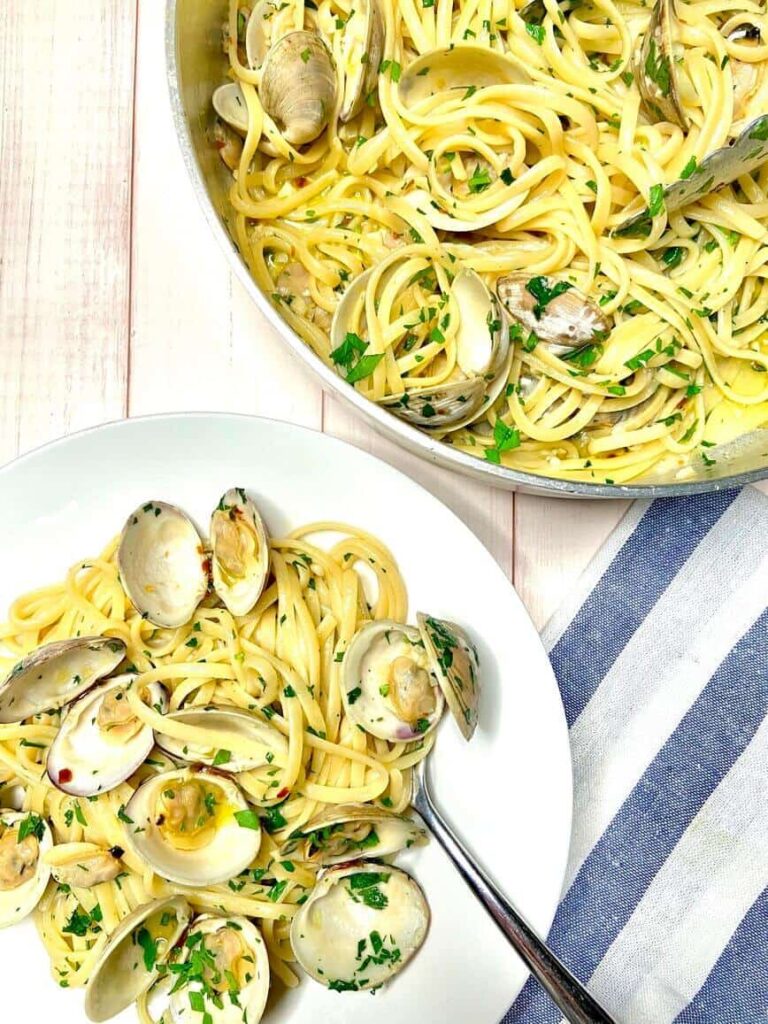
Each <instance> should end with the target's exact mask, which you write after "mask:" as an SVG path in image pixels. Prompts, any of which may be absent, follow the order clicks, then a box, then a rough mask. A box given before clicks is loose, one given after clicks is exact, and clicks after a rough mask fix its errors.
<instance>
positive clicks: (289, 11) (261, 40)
mask: <svg viewBox="0 0 768 1024" xmlns="http://www.w3.org/2000/svg"><path fill="white" fill-rule="evenodd" d="M293 20H294V9H293V5H292V4H286V3H282V0H259V3H257V4H255V6H254V8H253V10H252V11H251V13H250V15H249V17H248V23H247V24H246V26H245V55H246V57H247V59H248V64H249V65H250V67H252V68H260V67H261V65H262V64H263V63H264V59H265V57H266V56H267V54H268V53H269V48H270V47H271V45H272V43H273V41H274V40H275V39H278V38H279V37H280V36H282V35H285V33H286V32H288V31H290V29H291V27H292V25H293Z"/></svg>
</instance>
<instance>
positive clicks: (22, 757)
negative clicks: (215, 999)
mask: <svg viewBox="0 0 768 1024" xmlns="http://www.w3.org/2000/svg"><path fill="white" fill-rule="evenodd" d="M323 539H325V540H327V541H328V544H327V546H320V545H321V544H322V543H323ZM116 548H117V540H115V541H113V542H112V543H111V544H110V545H109V546H108V547H107V548H106V549H105V551H104V552H103V553H102V554H101V556H100V557H98V558H95V559H90V560H87V561H83V562H79V563H78V564H77V565H75V566H74V567H73V568H72V569H71V570H70V571H69V573H68V574H67V576H66V579H65V580H64V581H63V582H61V583H57V584H55V585H53V586H50V587H46V588H44V589H42V590H37V591H34V592H33V593H30V594H27V595H25V596H23V597H20V598H19V599H18V600H17V601H16V602H15V603H14V604H13V606H12V608H11V610H10V615H9V620H8V622H7V624H5V625H3V626H2V627H0V641H2V646H3V648H4V650H3V659H2V662H0V671H3V672H4V671H7V670H8V669H10V668H11V667H12V666H13V665H14V663H15V662H17V661H18V660H19V657H20V656H21V655H23V654H25V653H27V652H29V651H31V650H33V649H35V648H37V647H38V646H40V645H41V644H43V643H48V642H51V641H54V640H60V639H65V638H70V637H77V636H86V635H94V634H103V635H107V636H113V637H116V638H119V639H121V640H123V641H124V642H125V644H126V645H127V655H126V659H127V671H128V672H131V673H134V674H135V677H136V683H135V685H134V686H133V687H131V690H130V693H129V696H130V699H131V703H132V705H133V707H134V710H135V711H136V713H137V714H138V715H139V716H140V718H141V719H142V720H143V721H144V722H146V723H147V724H148V725H150V726H152V727H154V728H155V729H158V730H164V729H166V728H168V726H167V724H166V723H165V722H164V720H163V717H162V715H161V714H160V713H159V710H158V709H155V708H152V707H150V706H148V705H147V704H146V703H143V702H142V701H141V699H140V698H139V696H138V695H139V694H140V693H142V692H143V690H144V687H145V685H146V684H149V683H152V682H157V683H160V684H162V686H164V687H165V688H166V690H167V691H168V694H169V710H176V709H178V708H180V707H182V706H183V707H185V708H186V707H196V706H206V705H210V704H224V705H233V706H235V707H238V708H242V709H247V710H250V711H251V712H252V713H254V714H261V715H264V717H265V718H266V719H268V720H269V722H270V724H271V725H273V726H275V727H276V728H277V729H279V730H280V732H281V733H283V734H284V735H285V737H286V738H287V741H288V756H287V759H286V762H285V764H284V765H281V766H280V767H277V766H270V765H265V766H264V767H263V768H260V769H256V770H253V771H250V772H245V773H241V774H239V775H238V776H237V780H238V784H239V785H240V787H241V789H242V790H243V792H244V793H245V794H246V796H247V799H248V800H249V802H250V803H251V804H252V805H253V806H254V807H255V808H257V809H258V813H259V815H260V818H261V823H262V826H263V829H264V832H265V834H264V836H263V841H262V845H261V849H260V852H259V855H258V859H257V861H256V862H255V864H254V865H252V866H251V868H250V869H249V870H247V871H246V872H244V873H243V874H242V875H240V876H238V877H237V878H236V879H234V880H232V881H230V882H229V883H227V884H222V885H216V886H211V887H208V888H201V889H192V888H186V887H184V886H180V885H176V884H174V883H170V882H168V881H165V880H164V879H162V878H160V877H159V876H157V875H155V874H154V873H153V872H152V871H151V869H150V868H149V867H148V866H147V865H146V864H145V863H144V862H143V861H141V860H140V859H139V858H138V857H136V855H135V854H134V853H132V852H131V850H130V849H128V848H127V844H126V842H125V828H126V814H125V806H126V804H127V803H128V801H129V800H130V798H131V796H132V794H133V792H134V791H135V790H136V788H137V787H138V786H139V785H140V783H141V782H142V781H143V780H145V779H146V778H147V777H149V776H150V775H151V774H152V773H153V772H162V771H163V770H169V769H171V768H173V767H174V763H173V762H172V761H171V760H170V759H169V758H168V757H167V756H166V755H165V754H164V753H163V752H162V751H161V750H159V749H158V748H157V747H156V748H155V749H154V750H153V751H152V753H151V755H150V757H149V758H148V759H147V760H146V762H145V763H144V765H143V766H142V767H141V768H140V769H139V770H138V772H137V773H136V774H135V775H134V776H132V777H131V778H130V779H129V780H128V781H127V782H125V783H123V784H121V785H120V786H118V787H117V788H116V789H114V790H112V791H110V792H108V793H105V794H102V795H98V796H94V797H87V798H78V797H73V796H68V795H67V794H65V793H63V792H61V791H59V790H58V789H56V788H55V787H54V786H53V784H52V783H51V782H50V780H49V779H48V777H47V776H46V774H45V759H46V752H47V748H48V746H49V745H50V743H51V741H52V740H53V738H54V736H55V735H56V732H57V728H58V723H59V718H60V714H61V712H51V713H46V714H42V715H39V716H36V717H35V718H34V719H32V720H26V721H24V722H22V723H20V724H18V725H0V806H9V804H10V803H11V802H12V803H13V805H15V806H19V805H20V806H21V807H22V808H23V809H24V810H26V811H30V812H33V813H34V814H38V815H41V816H43V817H45V818H46V819H47V820H48V821H49V822H50V824H51V827H52V830H53V835H54V839H55V841H56V842H57V843H65V842H79V841H86V842H92V843H97V844H99V845H100V846H101V847H103V848H110V847H119V848H120V850H121V853H122V857H121V861H122V871H121V873H120V874H119V875H118V877H117V878H115V879H114V880H113V881H110V882H104V883H101V884H98V885H96V886H94V887H93V888H89V889H82V890H81V889H77V888H74V887H70V886H67V885H57V884H56V883H55V882H51V883H50V884H49V887H48V890H47V891H46V893H45V895H44V896H43V899H42V901H41V902H40V904H39V906H38V909H37V911H36V922H37V927H38V930H39V933H40V936H41V937H42V940H43V942H44V944H45V947H46V949H47V951H48V953H49V955H50V958H51V963H52V967H53V971H54V975H55V977H56V979H57V980H58V982H59V984H60V985H62V986H63V987H74V986H80V985H83V984H85V982H86V981H87V980H88V977H89V973H90V971H91V970H92V968H93V965H94V963H95V962H96V960H97V958H98V956H99V954H100V952H101V950H102V949H103V947H104V945H105V944H106V942H107V938H108V936H109V934H110V933H111V932H112V931H113V930H114V928H115V927H116V926H117V924H118V923H119V922H120V921H121V920H122V919H123V918H124V917H125V916H126V915H127V914H128V913H130V912H131V911H132V910H134V909H135V908H136V907H138V906H140V905H142V904H144V903H147V902H148V901H150V900H151V899H156V898H159V897H161V896H166V895H172V894H174V893H181V894H183V895H184V896H185V897H186V899H187V900H188V901H189V903H190V904H191V905H192V906H193V907H194V908H195V909H196V910H198V911H201V912H204V911H216V910H218V911H220V912H221V911H223V912H225V913H228V914H233V915H245V916H247V917H249V918H253V919H255V920H256V921H257V922H258V924H259V927H260V929H261V931H262V934H263V936H264V940H265V942H266V945H267V948H268V952H269V958H270V964H271V970H272V973H273V975H274V976H275V977H277V978H279V979H280V980H281V981H283V982H284V983H285V984H286V985H288V986H293V985H295V984H296V983H297V976H296V975H295V974H294V971H293V969H292V967H291V962H292V960H293V955H292V952H291V947H290V942H289V928H290V922H291V918H292V916H293V915H294V913H295V912H296V909H297V907H298V906H299V904H300V903H302V902H303V901H304V899H305V898H306V895H307V893H308V892H309V891H310V889H311V888H312V886H313V884H314V881H315V876H316V871H315V869H314V868H313V867H311V866H308V865H306V864H304V863H299V862H298V861H297V862H295V863H294V862H290V861H286V860H285V859H282V860H281V859H280V858H279V857H278V850H279V848H280V846H281V845H282V843H283V842H285V839H286V838H287V837H288V836H289V835H290V834H291V833H292V832H293V831H294V830H295V829H300V828H301V827H302V826H303V825H304V824H305V823H306V822H307V821H308V820H309V819H310V818H312V817H313V816H314V815H315V814H317V813H318V811H320V810H322V809H323V808H327V807H328V805H332V804H335V803H348V802H361V803H366V802H374V801H375V802H376V804H377V806H384V807H388V808H392V809H394V810H396V811H401V810H403V809H405V808H406V807H407V806H408V804H409V800H410V795H411V783H410V775H411V768H412V766H413V765H414V764H416V763H417V762H418V761H419V760H421V759H422V758H423V757H425V756H426V755H427V753H428V752H429V750H430V749H431V746H432V743H433V739H434V737H433V736H426V737H424V738H423V740H419V741H417V742H410V743H406V742H403V743H389V742H386V741H384V740H379V739H376V738H374V737H372V736H370V735H368V734H367V733H365V732H363V731H362V730H360V729H358V728H356V727H355V726H354V725H352V724H351V723H350V722H349V721H348V720H347V719H346V717H345V714H344V708H343V703H342V699H341V681H340V679H341V677H340V673H341V671H342V664H343V663H342V657H343V651H344V650H345V647H346V645H347V643H348V642H349V641H350V639H351V638H352V636H353V635H354V634H355V632H356V631H357V629H358V628H359V627H360V625H361V624H362V623H364V622H366V621H368V620H371V619H382V618H387V619H390V618H391V619H396V620H398V621H403V620H404V619H405V615H406V612H407V598H406V592H405V587H404V584H403V580H402V577H401V575H400V572H399V570H398V567H397V565H396V564H395V562H394V560H393V558H392V555H391V554H390V552H389V551H388V550H387V549H386V548H385V547H384V546H383V545H382V544H381V543H380V542H379V541H378V540H376V538H374V537H372V536H370V535H369V534H366V533H363V532H361V531H359V530H356V529H353V528H350V527H347V526H341V525H339V524H335V523H316V524H312V525H310V526H307V527H304V528H302V529H299V530H296V531H295V532H293V533H291V534H290V535H289V536H288V537H286V538H284V539H278V540H273V541H272V550H271V566H272V577H271V578H270V582H269V583H268V585H267V587H266V589H265V590H264V592H263V594H262V596H261V597H260V599H259V601H258V603H257V605H256V606H255V608H254V609H253V611H252V612H250V613H249V614H248V615H247V616H244V617H242V618H234V617H233V616H232V615H230V614H229V612H227V611H226V609H225V608H223V607H220V606H216V605H215V603H214V602H215V597H212V596H209V597H207V598H206V599H205V601H204V602H203V604H202V605H200V607H199V608H198V610H197V612H196V613H195V615H194V617H193V619H192V621H190V622H189V623H188V624H187V625H185V626H183V627H181V628H179V629H161V628H156V627H155V626H153V625H152V624H151V623H149V622H148V621H147V620H146V619H144V618H142V616H141V615H140V614H139V613H138V612H137V611H136V610H135V609H134V608H133V606H132V605H131V603H130V601H129V600H128V599H127V597H126V595H125V593H124V591H123V589H122V587H121V584H120V581H119V577H118V570H117V566H116V559H115V556H116ZM363 567H364V568H363ZM125 670H126V665H123V666H122V667H121V669H120V671H121V672H122V671H125ZM139 1010H140V1013H141V1016H142V1018H143V1019H144V1020H145V1021H146V1022H149V1021H150V1020H151V1019H152V1018H151V1015H150V1014H149V1011H148V1008H147V997H146V996H145V997H143V998H142V1000H141V1001H140V1003H139Z"/></svg>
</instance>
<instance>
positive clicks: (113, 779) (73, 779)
mask: <svg viewBox="0 0 768 1024" xmlns="http://www.w3.org/2000/svg"><path fill="white" fill-rule="evenodd" d="M134 679H135V676H133V675H130V674H127V675H122V676H116V677H115V678H114V679H108V680H107V681H106V682H104V683H101V684H99V685H98V686H94V687H93V688H92V689H90V690H89V691H88V692H87V693H86V694H84V696H82V697H81V698H80V699H79V700H78V701H76V702H75V703H74V704H72V705H70V707H69V709H68V711H67V713H66V715H65V716H64V718H63V719H62V721H61V725H60V727H59V731H58V733H57V734H56V737H55V739H54V740H53V743H52V744H51V746H50V749H49V751H48V760H47V763H46V771H47V773H48V778H49V779H50V780H51V782H52V783H53V784H54V786H56V787H57V788H58V789H60V790H62V791H63V792H65V793H71V794H72V795H73V796H94V795H95V794H97V793H108V792H109V791H110V790H112V789H115V787H116V786H119V785H120V783H121V782H125V780H126V779H127V778H129V777H130V776H131V775H133V773H134V772H135V771H136V769H137V768H138V767H139V766H140V765H142V764H143V763H144V761H145V760H146V758H147V756H148V755H149V752H150V751H151V750H152V747H153V746H154V744H155V739H154V735H153V732H152V729H151V728H150V727H149V726H148V725H144V724H143V723H142V722H141V721H140V720H139V719H138V718H137V717H136V716H135V715H134V713H133V710H132V709H131V706H130V704H129V703H128V699H127V697H126V690H127V688H128V687H129V686H131V685H132V684H133V681H134ZM148 694H149V697H148V701H149V703H151V704H152V706H153V707H154V708H155V709H156V710H157V711H160V712H164V711H165V709H166V706H167V694H166V692H165V690H164V688H163V687H162V686H160V684H159V683H150V685H149V687H148Z"/></svg>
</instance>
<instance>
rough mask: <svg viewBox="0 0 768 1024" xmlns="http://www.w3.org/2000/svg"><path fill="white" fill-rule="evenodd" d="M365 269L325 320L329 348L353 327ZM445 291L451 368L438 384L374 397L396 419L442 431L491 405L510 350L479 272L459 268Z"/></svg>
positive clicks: (462, 423)
mask: <svg viewBox="0 0 768 1024" xmlns="http://www.w3.org/2000/svg"><path fill="white" fill-rule="evenodd" d="M371 273H372V272H371V271H370V270H368V271H366V272H365V273H363V274H361V275H360V276H359V277H357V278H355V280H354V281H353V282H352V284H351V285H350V286H349V288H347V290H346V291H345V293H344V295H343V297H342V299H341V301H340V302H339V305H338V306H337V308H336V313H335V315H334V318H333V323H332V325H331V344H332V347H333V348H334V349H337V348H339V347H340V346H341V345H342V344H343V342H344V339H345V338H346V336H347V334H348V332H350V331H351V330H353V329H354V328H356V327H358V326H359V325H358V321H357V320H356V319H355V318H356V315H357V311H358V309H359V307H360V303H361V302H362V299H363V296H364V294H365V290H366V288H367V286H368V281H369V279H370V276H371ZM451 294H452V296H453V298H454V300H455V302H456V305H457V307H458V314H459V326H458V330H457V334H456V370H455V371H454V373H453V374H452V375H451V376H450V377H449V378H448V379H447V380H445V381H443V382H442V383H441V384H437V385H431V386H429V387H418V386H416V387H412V388H409V389H408V390H406V391H405V392H404V393H403V394H400V395H387V396H385V397H384V398H380V399H378V400H377V401H378V404H379V405H383V406H386V407H387V408H389V409H390V410H391V411H392V412H393V413H394V414H395V415H396V416H397V417H398V418H399V419H402V420H405V421H406V422H407V423H411V424H413V425H414V426H418V427H421V428H422V429H424V430H435V431H440V432H442V433H446V432H448V431H453V430H459V429H460V428H461V427H464V426H466V425H467V424H468V423H472V422H473V421H474V420H476V419H477V418H478V417H479V416H482V415H483V413H484V412H485V410H486V409H488V408H490V406H491V405H493V403H494V402H495V401H496V399H497V398H498V396H499V395H500V393H501V391H502V390H503V388H504V385H505V384H506V380H507V377H508V376H509V366H510V363H511V355H512V353H511V345H510V342H509V334H508V332H507V331H506V330H505V317H504V314H503V311H502V310H501V308H500V307H499V304H498V302H497V300H496V298H495V297H494V295H493V294H492V293H491V292H490V290H489V289H488V287H487V286H486V284H485V282H484V281H483V279H482V278H481V277H480V276H479V274H477V273H475V271H474V270H471V269H469V268H467V269H464V270H461V271H459V273H458V274H457V275H456V277H455V279H454V281H453V283H452V285H451Z"/></svg>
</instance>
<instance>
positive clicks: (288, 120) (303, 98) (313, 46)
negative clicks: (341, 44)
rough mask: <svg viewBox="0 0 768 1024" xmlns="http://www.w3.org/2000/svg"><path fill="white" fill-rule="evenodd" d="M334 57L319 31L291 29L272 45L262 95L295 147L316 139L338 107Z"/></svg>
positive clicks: (264, 75)
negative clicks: (291, 30) (292, 30)
mask: <svg viewBox="0 0 768 1024" xmlns="http://www.w3.org/2000/svg"><path fill="white" fill-rule="evenodd" d="M336 91H337V81H336V69H335V67H334V64H333V57H332V56H331V53H330V50H329V49H328V47H327V46H326V45H325V43H324V42H323V40H322V39H321V38H320V36H319V35H317V33H315V32H305V31H299V32H289V33H288V34H287V35H285V36H283V37H282V39H278V40H277V42H276V43H274V45H273V46H272V47H271V48H270V50H269V53H268V54H267V56H266V58H265V60H264V64H263V66H262V73H261V84H260V86H259V96H260V97H261V102H262V105H263V107H264V109H265V110H266V112H267V113H268V114H269V116H270V117H271V118H272V120H273V121H274V122H275V124H276V125H277V128H278V130H279V131H280V132H281V134H282V135H283V138H285V140H286V141H287V142H289V143H290V144H291V145H292V146H302V145H304V143H307V142H313V141H314V140H315V139H316V138H317V137H318V135H320V133H321V132H322V131H324V129H325V128H326V127H327V125H328V122H329V121H330V119H331V115H332V114H333V111H334V108H335V106H336Z"/></svg>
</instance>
